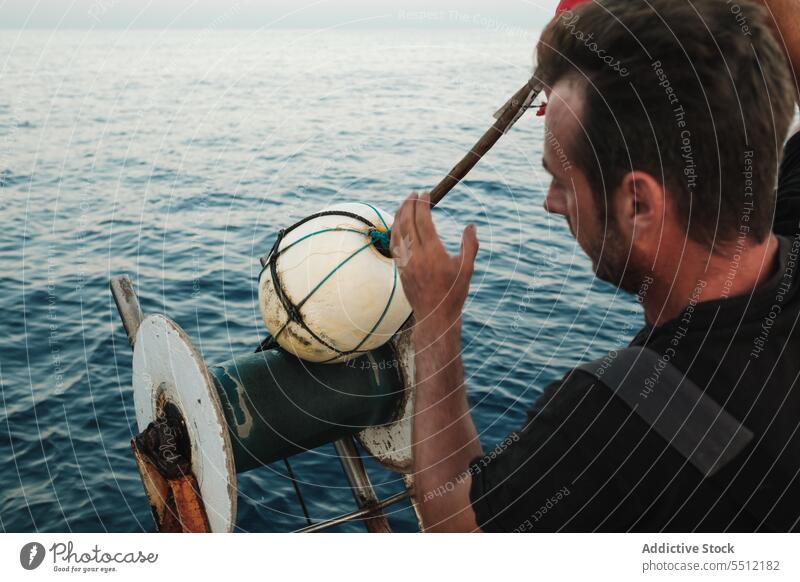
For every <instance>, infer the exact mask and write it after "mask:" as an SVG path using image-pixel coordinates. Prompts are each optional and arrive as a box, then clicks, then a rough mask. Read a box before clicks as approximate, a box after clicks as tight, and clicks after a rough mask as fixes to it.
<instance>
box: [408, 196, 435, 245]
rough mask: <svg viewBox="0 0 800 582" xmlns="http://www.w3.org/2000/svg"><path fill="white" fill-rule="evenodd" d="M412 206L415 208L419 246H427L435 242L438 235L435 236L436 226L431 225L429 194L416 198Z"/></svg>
mask: <svg viewBox="0 0 800 582" xmlns="http://www.w3.org/2000/svg"><path fill="white" fill-rule="evenodd" d="M414 206H415V207H416V219H415V224H416V226H417V233H418V235H419V244H428V243H430V242H432V241H435V240H437V239H438V238H439V235H438V234H436V226H434V224H433V216H432V213H431V195H430V193H429V192H425V193H424V194H422V195H421V196H420V197H419V198H417V203H416V204H415V205H414Z"/></svg>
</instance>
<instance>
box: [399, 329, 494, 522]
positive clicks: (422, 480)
mask: <svg viewBox="0 0 800 582" xmlns="http://www.w3.org/2000/svg"><path fill="white" fill-rule="evenodd" d="M414 348H415V350H416V358H415V367H416V372H415V377H416V396H415V403H414V413H415V414H414V420H413V431H412V440H413V451H414V472H415V488H416V497H417V500H418V502H419V504H420V509H421V512H422V519H423V523H424V525H425V529H426V530H427V531H472V530H475V529H477V525H476V524H475V516H474V513H473V512H472V508H471V506H470V504H469V482H470V480H469V476H468V475H467V474H466V471H467V468H468V466H469V462H470V461H471V460H472V459H473V458H474V457H476V456H478V455H480V454H481V446H480V442H479V440H478V434H477V432H476V430H475V425H474V424H473V422H472V417H471V416H470V412H469V405H468V403H467V396H466V390H465V387H464V367H463V363H462V360H461V321H460V320H459V321H458V322H456V323H455V324H453V325H450V326H449V327H448V326H447V325H437V324H435V323H432V322H431V323H428V322H425V321H423V322H421V323H420V324H419V325H418V326H417V327H416V328H415V331H414Z"/></svg>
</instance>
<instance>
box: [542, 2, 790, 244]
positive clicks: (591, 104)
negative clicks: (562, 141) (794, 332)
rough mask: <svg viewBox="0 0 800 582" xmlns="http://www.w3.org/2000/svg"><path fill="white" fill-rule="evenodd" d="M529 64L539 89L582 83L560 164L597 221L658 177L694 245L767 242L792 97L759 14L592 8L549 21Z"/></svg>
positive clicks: (685, 5)
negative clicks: (631, 190) (582, 177)
mask: <svg viewBox="0 0 800 582" xmlns="http://www.w3.org/2000/svg"><path fill="white" fill-rule="evenodd" d="M734 7H735V8H734ZM537 62H538V64H537V67H536V72H535V76H536V77H537V78H539V79H541V80H542V81H543V82H545V83H546V84H547V85H549V86H552V85H553V84H555V83H556V81H558V80H559V79H561V78H563V77H566V76H568V75H575V76H576V77H577V78H579V79H581V80H582V85H583V87H584V89H585V92H586V93H585V103H584V108H583V114H582V119H581V125H582V127H583V131H584V132H585V136H584V137H581V136H576V139H575V143H573V144H569V145H570V146H571V147H570V153H571V155H572V157H573V158H574V161H575V165H576V166H577V167H579V168H580V169H581V170H583V171H584V173H586V175H587V177H588V180H589V184H590V185H591V187H592V189H593V191H594V193H595V196H596V197H597V200H598V202H599V208H600V209H601V210H603V209H607V206H606V204H607V202H608V193H610V192H613V191H614V190H615V189H616V187H617V186H618V185H619V183H620V181H621V179H622V177H623V176H624V175H625V174H626V173H627V172H630V171H632V170H642V171H646V172H648V173H649V174H651V175H652V176H654V177H655V178H656V179H659V180H661V179H662V177H663V183H664V186H665V188H666V189H667V190H668V191H669V192H670V194H671V195H673V196H675V197H676V202H677V208H678V211H679V213H680V216H681V217H682V218H683V219H684V220H685V224H686V229H687V232H688V234H689V236H690V237H691V238H692V239H694V240H696V241H698V242H701V243H704V244H707V245H708V246H709V247H712V246H714V244H715V242H716V243H717V244H719V243H725V242H730V241H732V240H734V239H736V238H737V236H741V235H742V234H745V235H746V236H748V237H751V238H753V239H755V240H758V241H762V240H764V238H766V236H767V235H768V234H769V233H770V232H771V230H772V217H773V210H774V204H775V193H774V189H775V185H776V177H777V168H778V163H779V161H780V154H781V152H782V149H783V142H784V139H785V138H786V134H787V131H788V129H789V124H790V122H791V118H792V114H793V111H794V89H793V85H792V83H791V80H790V79H791V77H790V73H789V69H788V65H787V62H786V59H785V57H784V55H783V53H782V51H781V49H780V47H779V46H778V44H777V43H776V41H775V39H774V38H773V36H772V32H771V30H770V28H769V25H768V22H767V20H766V14H765V11H764V10H762V9H761V7H760V6H757V5H755V4H753V3H751V2H749V1H747V0H736V2H724V1H722V0H691V1H688V0H595V1H594V2H590V3H587V4H583V5H580V6H578V7H577V8H575V9H573V10H571V11H568V12H564V13H562V14H561V15H560V16H559V17H557V18H555V19H554V20H553V21H551V22H550V24H549V25H548V26H547V28H546V29H545V30H544V32H543V33H542V36H541V39H540V42H539V46H538V49H537ZM606 215H607V216H611V215H610V213H606Z"/></svg>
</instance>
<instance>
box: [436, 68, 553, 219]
mask: <svg viewBox="0 0 800 582" xmlns="http://www.w3.org/2000/svg"><path fill="white" fill-rule="evenodd" d="M542 88H543V85H542V83H541V82H539V81H538V80H536V79H533V78H531V79H530V80H529V81H528V82H527V83H525V85H523V86H522V87H521V88H520V89H519V90H518V91H517V92H516V93H514V96H513V97H512V98H511V99H509V100H508V102H507V103H506V104H505V106H504V107H503V108H502V109H501V110H500V112H499V113H500V115H499V116H497V121H495V122H494V124H493V125H492V127H490V128H489V129H488V130H487V131H486V133H484V134H483V135H482V136H481V138H480V139H479V140H478V141H477V142H475V145H474V146H472V149H471V150H469V152H467V155H465V156H464V157H463V158H462V159H461V161H459V162H458V163H457V164H456V165H455V166H453V169H452V170H450V172H449V173H448V174H447V176H445V177H444V178H443V179H442V181H441V182H439V183H438V184H437V185H436V186H434V188H433V189H432V190H431V192H430V194H431V206H436V204H438V203H439V202H440V201H441V199H442V198H444V197H445V194H447V193H448V192H450V190H452V189H453V187H454V186H455V185H456V184H458V183H459V182H460V181H461V180H462V179H463V178H464V176H466V175H467V174H468V173H469V171H470V170H471V169H472V168H473V167H474V166H475V164H477V163H478V160H480V159H481V158H482V157H483V155H484V154H485V153H486V152H488V151H489V150H490V149H491V148H492V146H493V145H494V144H495V143H496V142H497V140H498V139H500V136H501V135H503V134H504V133H506V132H507V131H508V129H509V128H510V127H511V126H512V125H513V124H514V123H515V122H516V121H517V119H519V114H520V113H521V111H522V110H523V108H527V107H529V106H530V104H531V103H532V102H533V99H534V98H535V97H536V95H538V94H539V93H540V92H541V90H542Z"/></svg>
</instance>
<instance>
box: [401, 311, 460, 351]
mask: <svg viewBox="0 0 800 582" xmlns="http://www.w3.org/2000/svg"><path fill="white" fill-rule="evenodd" d="M414 317H415V319H414V327H413V328H412V332H411V334H412V339H413V340H414V343H415V344H416V345H418V346H419V345H420V344H422V345H430V344H432V343H434V342H437V341H440V340H452V339H453V338H454V336H455V339H457V340H458V343H459V344H460V340H461V314H459V315H457V316H450V317H448V316H444V315H436V314H431V315H427V316H423V317H421V318H419V319H417V316H416V314H415V316H414Z"/></svg>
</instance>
